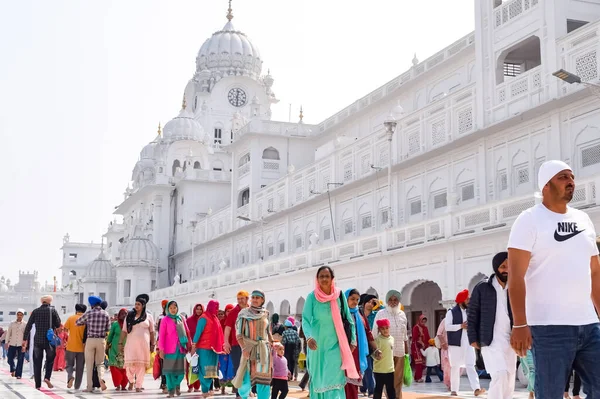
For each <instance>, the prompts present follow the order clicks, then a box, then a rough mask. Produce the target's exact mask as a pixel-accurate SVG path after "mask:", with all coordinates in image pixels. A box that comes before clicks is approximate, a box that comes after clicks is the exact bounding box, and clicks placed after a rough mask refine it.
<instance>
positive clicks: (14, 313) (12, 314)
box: [8, 312, 17, 316]
mask: <svg viewBox="0 0 600 399" xmlns="http://www.w3.org/2000/svg"><path fill="white" fill-rule="evenodd" d="M16 314H17V312H8V315H9V316H15V315H16Z"/></svg>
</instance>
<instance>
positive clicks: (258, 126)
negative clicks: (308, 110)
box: [234, 119, 317, 139]
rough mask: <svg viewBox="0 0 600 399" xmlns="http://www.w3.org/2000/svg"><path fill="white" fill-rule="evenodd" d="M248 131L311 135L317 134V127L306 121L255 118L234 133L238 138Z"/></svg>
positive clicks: (300, 135) (278, 134)
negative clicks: (295, 121) (277, 120)
mask: <svg viewBox="0 0 600 399" xmlns="http://www.w3.org/2000/svg"><path fill="white" fill-rule="evenodd" d="M248 133H261V134H270V135H274V136H299V137H309V136H315V135H316V134H317V127H316V126H314V125H307V124H304V123H290V122H276V121H266V120H260V119H253V120H251V121H250V122H248V123H247V124H246V125H244V126H243V127H242V128H241V129H239V130H238V131H237V132H235V133H234V136H235V138H236V139H239V138H240V137H243V136H244V135H245V134H248Z"/></svg>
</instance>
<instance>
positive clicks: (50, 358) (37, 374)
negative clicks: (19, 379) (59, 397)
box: [33, 342, 56, 388]
mask: <svg viewBox="0 0 600 399" xmlns="http://www.w3.org/2000/svg"><path fill="white" fill-rule="evenodd" d="M44 352H46V372H45V374H44V379H46V380H49V379H50V377H52V367H54V358H55V357H56V348H55V347H53V346H52V345H50V343H49V342H45V343H44V344H34V345H33V375H34V378H35V387H36V388H40V387H41V386H42V361H43V360H44Z"/></svg>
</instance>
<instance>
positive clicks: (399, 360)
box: [372, 290, 408, 399]
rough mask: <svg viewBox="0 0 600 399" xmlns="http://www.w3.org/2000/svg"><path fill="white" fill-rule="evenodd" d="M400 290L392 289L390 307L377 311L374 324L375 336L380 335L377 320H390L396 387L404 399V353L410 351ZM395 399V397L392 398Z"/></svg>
mask: <svg viewBox="0 0 600 399" xmlns="http://www.w3.org/2000/svg"><path fill="white" fill-rule="evenodd" d="M400 298H401V295H400V292H398V291H396V290H390V291H389V292H388V293H387V295H386V296H385V299H386V302H387V304H388V307H387V308H385V309H382V310H380V311H379V312H377V315H376V316H375V323H374V325H373V330H372V333H373V337H374V338H376V337H377V336H378V335H379V328H378V327H377V320H383V319H387V320H389V321H390V335H391V336H392V337H394V351H393V352H394V389H395V390H396V399H402V383H403V380H404V355H406V354H407V353H408V320H407V318H406V314H405V313H404V312H403V311H402V310H401V309H400ZM390 399H393V398H390Z"/></svg>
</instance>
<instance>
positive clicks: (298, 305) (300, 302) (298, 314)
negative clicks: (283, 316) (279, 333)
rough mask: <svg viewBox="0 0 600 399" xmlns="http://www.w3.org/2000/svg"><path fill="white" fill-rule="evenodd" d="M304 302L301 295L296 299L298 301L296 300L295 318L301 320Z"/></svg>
mask: <svg viewBox="0 0 600 399" xmlns="http://www.w3.org/2000/svg"><path fill="white" fill-rule="evenodd" d="M305 302H306V301H305V300H304V298H303V297H300V299H298V302H296V316H295V317H296V320H302V312H303V311H304V303H305Z"/></svg>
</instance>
